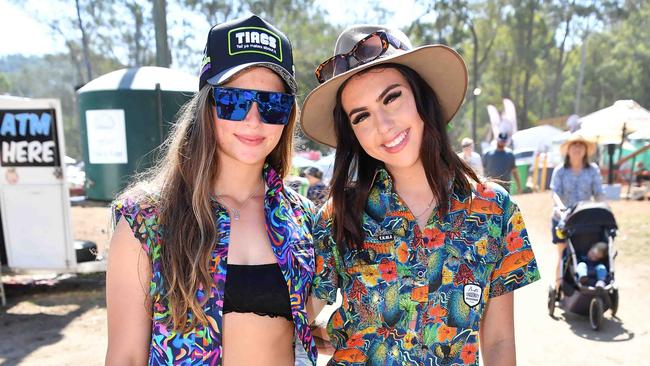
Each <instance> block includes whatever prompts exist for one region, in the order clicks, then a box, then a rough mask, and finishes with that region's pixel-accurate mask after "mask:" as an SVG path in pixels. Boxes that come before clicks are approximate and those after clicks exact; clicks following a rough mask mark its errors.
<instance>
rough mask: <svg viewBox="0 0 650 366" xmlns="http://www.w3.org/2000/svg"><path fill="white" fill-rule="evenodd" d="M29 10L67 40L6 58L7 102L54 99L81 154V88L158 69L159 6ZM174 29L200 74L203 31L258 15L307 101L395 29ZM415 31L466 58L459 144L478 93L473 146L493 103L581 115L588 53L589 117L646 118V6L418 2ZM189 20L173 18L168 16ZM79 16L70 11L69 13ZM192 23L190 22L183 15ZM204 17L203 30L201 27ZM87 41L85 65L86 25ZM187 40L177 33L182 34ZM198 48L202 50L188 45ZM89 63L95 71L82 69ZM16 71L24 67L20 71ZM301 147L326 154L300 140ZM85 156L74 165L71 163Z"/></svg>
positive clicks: (527, 113) (365, 19) (353, 14)
mask: <svg viewBox="0 0 650 366" xmlns="http://www.w3.org/2000/svg"><path fill="white" fill-rule="evenodd" d="M12 1H13V2H14V3H15V4H17V5H20V6H23V7H24V8H26V9H28V10H31V11H30V12H31V13H32V14H36V15H35V16H36V17H37V18H38V19H39V20H40V21H42V22H43V23H45V24H48V25H49V27H50V28H51V29H52V35H53V36H54V37H58V38H60V39H62V40H63V41H64V44H65V49H63V50H61V52H62V53H61V54H58V55H53V56H45V57H34V58H25V57H23V58H21V59H19V60H18V59H12V58H11V57H5V58H3V59H0V72H2V74H0V92H6V91H8V92H9V93H11V94H14V95H22V96H32V97H39V96H48V97H52V96H56V97H57V98H60V99H61V100H62V104H63V106H64V107H63V108H64V121H65V124H66V139H67V142H68V148H69V149H75V144H76V142H75V140H76V138H75V137H73V136H72V135H71V134H74V133H75V127H74V126H76V125H75V123H76V122H74V121H76V118H77V117H75V116H76V108H75V107H74V89H75V87H76V86H78V85H81V84H83V83H84V82H86V81H87V80H88V76H87V70H86V64H88V63H89V64H90V65H91V66H92V73H93V75H94V77H97V76H98V75H101V74H104V73H106V72H109V71H113V70H115V69H117V68H122V67H124V66H125V65H149V64H151V63H153V61H154V59H155V44H154V32H153V29H154V27H153V21H152V16H151V14H152V11H151V2H150V1H146V0H114V1H103V0H102V1H95V0H93V1H91V0H79V1H78V3H79V10H80V18H81V23H79V19H77V15H76V11H74V9H75V4H76V2H72V1H69V0H56V1H53V2H52V3H53V4H56V5H53V6H58V9H66V11H60V12H59V11H56V12H50V13H47V12H37V11H34V10H35V9H39V4H38V2H35V1H33V0H28V1H18V0H12ZM167 4H168V6H167V10H168V16H167V20H168V27H169V28H170V29H172V28H174V29H176V30H177V31H175V32H169V35H170V36H169V37H170V46H171V48H172V54H173V58H174V59H173V61H172V64H173V65H174V67H183V68H185V69H186V70H192V71H190V72H191V73H194V71H195V70H196V69H198V64H199V61H200V60H199V58H200V57H199V55H200V53H201V49H195V48H196V47H202V42H203V40H204V37H205V35H204V34H198V35H197V29H206V30H207V29H208V28H209V26H211V25H214V24H217V23H220V22H223V21H226V20H231V19H234V18H235V17H238V16H242V15H244V14H248V13H249V12H253V13H256V14H259V15H260V16H262V17H264V18H266V19H268V20H269V21H270V22H272V23H273V24H274V25H276V26H277V27H278V28H279V29H281V30H282V31H283V32H285V33H286V34H287V36H288V37H289V38H290V39H291V41H292V44H293V47H294V61H295V64H296V78H297V81H298V86H299V100H300V101H301V102H302V101H303V100H304V98H305V97H306V95H307V94H308V92H309V91H311V90H312V89H313V88H315V87H316V86H317V83H316V79H315V77H314V75H313V71H314V69H315V68H316V67H317V66H318V64H319V63H320V62H322V61H323V60H325V59H327V58H328V57H330V56H332V50H333V48H334V42H335V40H336V38H337V36H338V33H339V32H340V31H341V30H342V29H343V28H344V27H346V26H348V25H351V23H382V22H390V21H391V16H392V13H391V11H389V10H388V8H387V6H386V3H385V2H382V1H379V0H368V1H367V2H366V3H364V4H359V5H358V6H356V7H355V6H354V5H350V6H348V9H349V12H348V14H347V21H348V23H338V24H331V21H332V19H331V18H328V16H327V14H328V9H327V6H328V4H327V3H324V2H318V1H315V0H268V1H260V0H176V1H174V0H168V1H167ZM415 5H416V7H414V9H417V12H414V14H413V21H412V22H411V23H410V24H408V25H406V26H405V27H404V28H403V30H404V31H405V33H407V35H409V37H410V38H411V40H412V42H413V44H414V45H415V46H418V45H422V44H432V43H443V44H447V45H449V46H451V47H453V48H454V49H456V50H458V52H459V53H460V54H461V55H462V56H463V58H464V59H465V61H466V63H467V66H468V69H469V82H470V84H469V88H468V93H467V96H466V103H465V104H464V105H463V106H462V107H461V110H460V111H459V113H458V114H457V116H456V118H455V119H454V121H453V122H452V124H451V128H450V130H449V131H450V135H451V138H452V141H458V140H460V139H461V138H462V137H465V136H471V126H472V117H473V111H474V110H473V103H472V102H473V100H472V98H473V97H474V96H473V95H472V91H473V88H474V86H477V87H479V88H481V90H482V93H481V94H480V96H478V97H477V99H476V112H477V136H478V137H479V139H484V138H486V136H487V134H488V131H489V122H488V116H487V112H486V106H487V105H488V104H494V105H496V106H497V107H498V108H502V107H501V100H502V98H504V97H508V98H511V99H512V100H513V101H514V103H515V105H516V107H517V111H518V119H519V126H520V128H523V127H525V126H526V125H533V124H536V123H538V121H539V120H541V119H546V118H552V117H558V116H567V115H569V114H572V113H575V112H576V107H577V106H576V104H577V103H576V99H577V97H576V95H577V90H578V89H579V88H578V84H579V83H580V78H579V76H578V75H579V74H580V68H581V48H582V45H583V43H584V44H585V45H586V57H585V61H586V62H585V64H584V78H583V81H582V85H581V86H582V93H581V95H580V106H579V110H578V111H577V112H578V113H579V114H581V115H584V114H587V113H590V112H593V111H595V110H597V109H600V108H603V107H606V106H608V105H611V104H612V103H614V102H615V101H616V100H618V99H634V100H636V101H637V102H639V103H640V104H641V105H643V106H645V107H650V33H649V32H647V31H646V30H647V29H650V2H648V1H643V0H627V1H620V0H603V1H593V0H524V1H514V0H441V1H435V2H432V1H427V0H415ZM172 7H173V8H174V9H176V10H178V9H180V10H181V11H183V12H184V13H182V14H178V15H177V14H174V16H172V14H171V13H170V9H171V8H172ZM70 9H73V11H68V10H70ZM187 14H189V15H191V16H192V17H193V18H192V17H188V16H186V15H187ZM196 18H198V19H203V20H204V21H205V23H204V24H202V25H201V24H196V21H195V20H196ZM80 24H81V25H82V26H83V27H84V30H85V33H86V34H87V38H88V40H89V45H88V46H89V47H88V48H89V52H88V56H85V55H84V52H83V46H82V40H81V36H80V31H79V25H80ZM178 30H180V31H178ZM192 39H198V40H200V42H199V43H201V45H200V46H196V43H192ZM86 58H88V62H86ZM17 60H18V61H19V62H16V61H17ZM297 136H298V141H297V144H296V147H297V149H298V150H303V149H313V148H316V149H321V150H324V151H325V150H328V149H327V148H326V147H324V146H321V145H317V144H315V143H313V142H311V141H310V140H308V139H306V138H304V136H302V134H301V132H300V131H299V129H298V131H297ZM75 157H77V156H75Z"/></svg>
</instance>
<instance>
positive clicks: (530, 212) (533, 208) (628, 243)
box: [515, 194, 650, 366]
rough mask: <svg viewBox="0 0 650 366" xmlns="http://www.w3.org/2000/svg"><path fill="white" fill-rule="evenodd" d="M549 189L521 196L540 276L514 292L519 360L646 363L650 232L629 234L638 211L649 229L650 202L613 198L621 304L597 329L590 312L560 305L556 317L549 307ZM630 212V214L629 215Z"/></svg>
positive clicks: (551, 261)
mask: <svg viewBox="0 0 650 366" xmlns="http://www.w3.org/2000/svg"><path fill="white" fill-rule="evenodd" d="M544 197H548V194H546V195H543V194H535V195H525V196H519V197H517V201H518V202H519V204H520V206H521V209H522V212H523V214H524V220H525V221H526V223H527V225H528V230H529V233H530V235H531V238H532V243H533V250H534V251H535V255H536V256H537V260H538V264H539V266H540V269H541V273H542V279H541V280H540V281H538V282H537V283H535V284H531V285H529V286H526V287H525V288H522V289H521V290H519V291H517V292H516V296H515V302H516V305H515V306H516V310H515V322H516V323H515V324H516V335H517V360H518V364H520V365H530V366H537V365H565V364H566V365H582V364H588V365H591V366H596V365H642V364H647V353H646V352H647V350H648V348H649V347H650V335H649V334H648V333H649V331H650V320H649V318H648V316H647V313H648V311H647V310H646V309H647V307H648V304H649V303H650V264H649V263H650V262H649V261H648V258H647V257H645V258H639V257H637V255H638V254H641V253H643V254H645V253H646V250H647V249H648V247H647V246H648V244H650V238H648V237H647V232H648V231H642V232H645V233H646V234H645V237H643V238H631V237H630V236H629V235H630V232H635V231H636V230H638V229H639V227H638V226H637V225H636V223H635V222H632V224H635V226H634V227H630V226H629V224H630V223H631V222H630V221H634V217H639V216H643V217H644V219H643V220H642V221H640V222H641V223H645V225H646V227H645V228H646V229H647V228H648V225H650V223H649V221H650V202H614V203H612V209H613V210H614V214H615V216H616V217H617V219H618V224H619V228H620V231H619V236H618V238H617V240H616V244H617V245H618V250H619V257H618V258H617V261H616V265H617V282H618V284H619V293H620V306H619V310H618V314H617V316H618V319H612V318H611V316H610V313H609V311H608V312H606V313H605V320H604V322H603V326H602V329H601V330H599V331H593V330H592V329H591V327H590V326H589V321H588V319H587V318H586V317H582V316H578V315H575V314H570V313H568V314H567V313H565V312H564V311H562V310H561V309H556V311H555V315H556V319H552V318H551V317H549V316H548V314H547V310H546V299H547V289H548V286H549V284H550V283H551V282H552V279H553V278H554V271H555V267H554V266H555V255H556V254H555V251H554V250H555V248H553V247H552V246H551V244H550V240H551V237H550V228H549V227H550V223H549V213H550V210H551V208H550V200H545V199H544ZM630 216H631V217H632V218H631V219H630V218H629V217H630Z"/></svg>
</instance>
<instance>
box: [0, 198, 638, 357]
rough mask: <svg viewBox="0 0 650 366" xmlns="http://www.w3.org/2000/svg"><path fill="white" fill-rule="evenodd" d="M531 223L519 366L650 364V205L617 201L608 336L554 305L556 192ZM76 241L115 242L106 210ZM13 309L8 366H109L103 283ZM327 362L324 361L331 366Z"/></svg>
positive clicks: (21, 299)
mask: <svg viewBox="0 0 650 366" xmlns="http://www.w3.org/2000/svg"><path fill="white" fill-rule="evenodd" d="M516 201H517V202H518V203H519V205H520V206H521V209H522V212H523V214H524V219H525V221H526V224H527V227H528V230H529V233H530V236H531V242H532V243H533V249H534V251H535V254H536V256H537V260H538V263H539V265H540V270H541V272H542V280H541V281H538V282H536V283H534V284H532V285H529V286H526V287H524V288H523V289H521V290H518V291H517V292H516V296H515V302H516V305H515V306H516V308H515V322H516V334H517V359H518V364H519V365H524V366H527V365H531V366H541V365H545V366H546V365H564V364H567V365H582V364H588V365H590V366H597V365H643V364H647V350H648V349H649V348H650V334H648V333H649V332H650V320H649V318H648V317H647V316H646V312H645V311H646V309H647V307H648V304H649V303H650V261H649V260H648V256H649V255H650V202H648V201H642V202H627V201H617V202H612V209H613V210H614V213H615V215H616V217H617V220H618V223H619V227H620V230H619V235H618V237H617V239H616V244H617V248H618V250H619V256H618V258H617V261H616V267H617V282H618V284H619V287H620V306H619V312H618V317H617V318H612V317H611V316H610V314H609V312H607V313H606V314H605V321H604V322H603V327H602V329H601V330H600V331H592V330H591V328H590V327H589V322H588V320H587V319H586V318H585V317H581V316H578V315H575V314H567V313H564V312H563V311H562V310H561V309H556V311H555V315H556V317H555V319H554V318H551V317H549V316H548V314H547V310H546V296H547V289H548V285H549V284H550V283H551V279H552V278H553V271H554V259H555V257H554V256H555V252H554V248H553V247H552V246H551V245H550V244H549V243H550V231H549V225H550V224H549V214H550V210H551V208H550V197H549V195H548V193H538V194H529V195H521V196H517V197H516ZM72 216H73V225H74V231H75V238H76V239H87V240H92V241H94V242H96V243H97V244H98V246H99V249H100V250H99V251H100V255H101V254H103V251H104V249H105V248H106V246H107V243H108V240H109V231H110V230H109V228H110V220H109V214H108V209H107V208H103V207H73V209H72ZM3 281H4V282H5V284H6V285H5V286H6V289H7V295H8V304H7V306H6V307H5V308H2V309H0V365H3V366H4V365H56V366H60V365H81V364H83V365H102V364H103V358H104V354H105V350H106V307H105V296H104V285H105V282H104V274H103V273H96V274H84V275H79V276H59V277H53V276H52V275H46V274H39V275H38V276H32V277H25V276H4V277H3ZM325 361H326V357H321V358H320V359H319V365H320V364H325Z"/></svg>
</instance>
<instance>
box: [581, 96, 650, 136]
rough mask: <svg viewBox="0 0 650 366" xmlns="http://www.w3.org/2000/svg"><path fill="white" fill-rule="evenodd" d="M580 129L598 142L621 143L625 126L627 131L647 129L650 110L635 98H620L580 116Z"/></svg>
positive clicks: (584, 134)
mask: <svg viewBox="0 0 650 366" xmlns="http://www.w3.org/2000/svg"><path fill="white" fill-rule="evenodd" d="M580 123H581V127H580V130H578V131H579V132H580V133H581V134H582V135H583V136H586V137H591V138H593V139H595V140H596V141H597V142H598V143H601V144H608V143H614V144H617V143H620V142H621V137H622V134H623V127H625V132H626V133H631V132H635V131H638V130H642V129H646V128H648V126H650V111H648V110H647V109H645V108H643V107H641V106H640V105H639V103H637V102H635V101H633V100H618V101H616V102H615V103H614V104H613V105H611V106H610V107H607V108H604V109H601V110H599V111H596V112H593V113H591V114H588V115H586V116H584V117H582V118H580Z"/></svg>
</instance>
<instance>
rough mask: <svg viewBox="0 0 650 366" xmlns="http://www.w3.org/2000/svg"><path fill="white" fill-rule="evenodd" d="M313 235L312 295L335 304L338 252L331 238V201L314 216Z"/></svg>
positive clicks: (337, 283) (337, 284) (337, 282)
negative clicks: (313, 269) (314, 264)
mask: <svg viewBox="0 0 650 366" xmlns="http://www.w3.org/2000/svg"><path fill="white" fill-rule="evenodd" d="M313 235H314V259H315V263H316V268H315V271H314V280H313V282H312V287H311V291H312V295H314V296H316V297H317V298H319V299H321V300H325V301H327V303H328V304H333V303H334V302H336V290H337V289H338V287H339V280H338V264H339V261H338V259H337V258H338V251H337V250H336V244H335V243H334V239H333V238H332V217H331V201H330V202H328V203H326V204H325V205H324V206H323V207H322V208H321V209H320V211H319V212H318V214H317V215H316V224H315V225H314V230H313Z"/></svg>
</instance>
